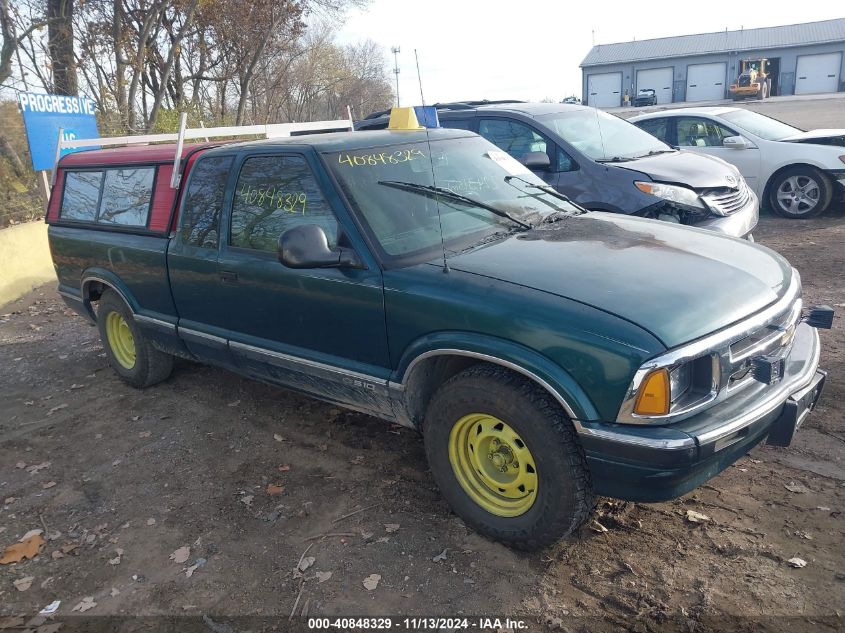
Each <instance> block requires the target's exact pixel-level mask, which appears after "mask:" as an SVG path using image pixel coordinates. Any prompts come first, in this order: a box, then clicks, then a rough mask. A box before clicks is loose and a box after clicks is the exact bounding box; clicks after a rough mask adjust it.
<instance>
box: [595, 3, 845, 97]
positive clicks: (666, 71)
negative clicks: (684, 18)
mask: <svg viewBox="0 0 845 633" xmlns="http://www.w3.org/2000/svg"><path fill="white" fill-rule="evenodd" d="M761 57H765V58H767V59H769V62H770V69H771V76H772V88H771V94H772V95H791V94H812V93H822V92H839V91H845V66H843V64H845V18H840V19H836V20H824V21H822V22H809V23H806V24H791V25H788V26H773V27H767V28H760V29H744V30H740V31H727V30H726V31H720V32H718V33H701V34H699V35H681V36H677V37H662V38H658V39H653V40H640V41H633V42H620V43H618V44H598V45H596V46H593V48H592V50H591V51H590V52H589V53H588V54H587V56H586V57H585V58H584V61H583V62H581V70H582V74H583V87H582V90H583V92H582V94H583V95H584V102H585V103H588V104H589V105H593V106H596V107H599V108H613V107H618V106H621V105H622V104H623V101H624V96H625V94H628V95H629V96H630V97H631V99H632V100H633V97H634V95H636V94H637V91H638V90H639V89H641V88H653V89H654V90H655V91H656V93H657V102H658V103H672V102H678V101H711V100H718V99H725V98H727V97H728V92H727V91H728V87H729V86H730V84H731V81H733V80H735V78H736V76H737V74H738V71H739V62H740V60H743V59H754V58H761Z"/></svg>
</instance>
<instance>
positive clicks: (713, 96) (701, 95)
mask: <svg viewBox="0 0 845 633" xmlns="http://www.w3.org/2000/svg"><path fill="white" fill-rule="evenodd" d="M727 66H728V65H727V64H724V63H720V64H692V65H691V66H687V101H716V100H719V99H724V98H725V75H726V73H727Z"/></svg>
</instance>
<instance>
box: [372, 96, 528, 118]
mask: <svg viewBox="0 0 845 633" xmlns="http://www.w3.org/2000/svg"><path fill="white" fill-rule="evenodd" d="M506 103H525V101H521V100H519V99H497V100H494V101H491V100H489V99H481V100H476V101H450V102H446V103H435V104H434V106H433V107H434V108H436V109H437V110H472V109H473V108H477V107H478V106H484V105H502V104H506ZM388 114H390V110H379V111H377V112H371V113H370V114H368V115H367V116H365V117H364V118H363V119H362V120H363V121H369V120H372V119H378V118H380V117H383V116H387V115H388Z"/></svg>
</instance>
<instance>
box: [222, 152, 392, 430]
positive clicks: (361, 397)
mask: <svg viewBox="0 0 845 633" xmlns="http://www.w3.org/2000/svg"><path fill="white" fill-rule="evenodd" d="M314 161H315V159H314V158H313V157H312V156H310V155H309V154H307V153H297V152H288V151H285V152H279V153H273V154H268V153H262V154H256V153H249V154H246V155H245V156H244V157H243V160H242V162H241V164H240V165H239V168H238V171H239V173H238V176H237V181H236V183H235V186H234V193H233V198H232V201H231V203H230V205H231V206H230V207H229V208H230V209H231V212H230V213H227V214H226V222H224V225H225V230H224V232H223V235H222V236H221V247H220V260H219V266H220V281H219V284H220V285H219V290H218V291H217V292H218V294H219V295H220V296H221V297H223V299H222V300H223V302H224V303H225V305H226V312H225V318H226V321H225V323H226V325H225V327H226V328H227V329H228V330H229V331H230V337H231V338H230V343H229V347H230V350H231V353H232V355H233V357H234V358H235V360H236V362H237V363H238V365H239V366H240V367H241V368H242V370H243V371H245V372H246V373H249V374H252V375H254V376H256V377H260V378H264V379H265V380H271V381H273V382H277V383H279V384H282V385H285V386H288V387H292V388H294V389H298V390H302V391H305V392H308V393H312V394H315V395H318V396H320V397H322V398H324V399H327V400H330V401H334V402H338V403H341V404H345V405H347V406H352V407H353V408H355V407H357V408H359V409H360V410H365V411H368V412H375V413H378V412H388V413H389V412H390V408H389V400H388V398H387V379H388V376H389V374H390V368H389V356H388V353H387V332H386V326H385V318H384V293H383V287H382V277H381V271H380V269H379V268H378V266H377V265H376V263H375V262H374V261H371V257H370V255H369V253H368V252H367V249H366V247H365V246H364V244H363V241H361V240H360V237H359V236H358V233H357V230H356V229H355V227H354V226H353V224H352V223H351V221H350V218H349V217H348V216H347V214H346V210H345V209H344V208H343V205H342V203H341V201H340V199H339V198H338V197H337V196H336V195H334V194H333V193H332V192H333V191H334V190H333V188H332V185H331V183H330V182H329V181H328V179H326V177H325V174H324V173H323V171H322V168H321V167H320V166H319V164H318V163H316V162H314ZM302 224H316V225H318V226H320V227H321V228H322V229H323V230H324V232H325V233H326V235H327V237H328V241H329V245H330V246H335V245H337V244H341V245H344V246H351V247H352V248H355V250H356V251H357V252H358V253H359V255H360V256H361V257H362V258H363V259H365V260H366V261H367V263H368V266H367V268H366V269H353V268H322V269H292V268H287V267H286V266H283V265H282V264H281V263H280V262H279V260H278V240H279V236H280V235H281V234H282V233H283V232H284V231H285V230H287V229H289V228H291V227H293V226H297V225H302Z"/></svg>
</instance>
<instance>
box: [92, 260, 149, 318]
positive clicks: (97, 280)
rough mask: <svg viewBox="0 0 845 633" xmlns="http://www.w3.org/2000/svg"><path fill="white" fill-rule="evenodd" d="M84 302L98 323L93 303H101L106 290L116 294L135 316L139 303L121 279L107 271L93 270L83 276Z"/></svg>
mask: <svg viewBox="0 0 845 633" xmlns="http://www.w3.org/2000/svg"><path fill="white" fill-rule="evenodd" d="M81 289H82V302H83V304H84V306H85V310H86V311H87V312H88V314H89V315H90V316H91V319H92V320H94V321H95V322H96V320H97V315H96V312H95V311H94V307H93V305H92V304H93V303H94V302H95V301H99V299H100V297H102V296H103V293H104V292H105V291H106V290H111V291H113V292H115V293H116V294H117V295H118V296H119V297H120V298H121V300H122V301H123V302H124V303H125V304H126V306H127V307H128V308H129V309H130V310H131V311H132V314H133V315H134V314H135V313H137V311H138V303H137V301H135V300H134V297H133V296H132V293H131V292H130V291H129V289H128V288H127V287H126V284H124V283H123V282H122V281H121V280H120V278H119V277H117V276H116V275H115V274H114V273H112V272H110V271H107V270H99V269H91V270H87V271H85V273H83V275H82V285H81Z"/></svg>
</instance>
